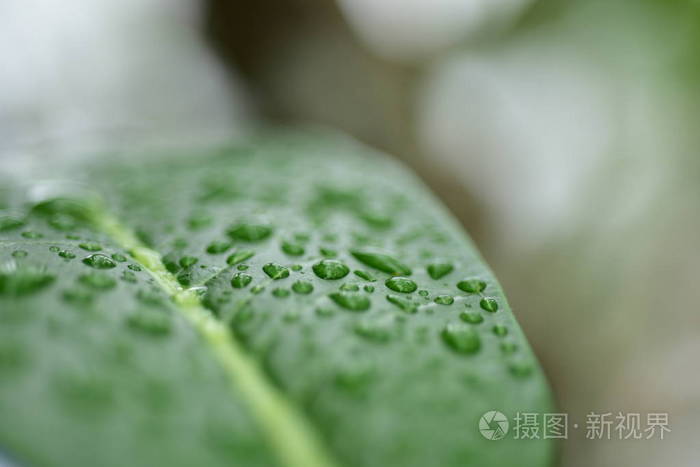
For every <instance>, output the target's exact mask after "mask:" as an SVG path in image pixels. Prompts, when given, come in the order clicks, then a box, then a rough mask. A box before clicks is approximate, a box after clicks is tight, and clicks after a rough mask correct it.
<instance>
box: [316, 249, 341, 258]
mask: <svg viewBox="0 0 700 467" xmlns="http://www.w3.org/2000/svg"><path fill="white" fill-rule="evenodd" d="M319 253H321V255H322V256H325V257H326V258H335V257H336V256H338V252H337V251H335V250H333V249H332V248H323V247H321V248H319Z"/></svg>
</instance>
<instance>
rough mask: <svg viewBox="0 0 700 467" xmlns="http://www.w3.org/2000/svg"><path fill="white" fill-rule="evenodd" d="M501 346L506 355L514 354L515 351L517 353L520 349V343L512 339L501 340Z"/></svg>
mask: <svg viewBox="0 0 700 467" xmlns="http://www.w3.org/2000/svg"><path fill="white" fill-rule="evenodd" d="M500 347H501V352H503V353H504V354H506V355H510V354H513V353H515V351H516V350H518V345H517V344H516V343H515V342H512V341H504V342H501V345H500Z"/></svg>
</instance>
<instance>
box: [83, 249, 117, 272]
mask: <svg viewBox="0 0 700 467" xmlns="http://www.w3.org/2000/svg"><path fill="white" fill-rule="evenodd" d="M83 263H84V264H87V265H88V266H90V267H91V268H95V269H112V268H114V267H117V263H115V262H114V261H113V260H112V259H110V258H109V257H107V256H105V255H103V254H100V253H97V254H94V255H90V256H88V257H86V258H83Z"/></svg>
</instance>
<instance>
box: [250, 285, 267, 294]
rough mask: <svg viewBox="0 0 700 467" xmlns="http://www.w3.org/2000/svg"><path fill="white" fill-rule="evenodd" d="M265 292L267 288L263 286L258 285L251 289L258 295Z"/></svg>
mask: <svg viewBox="0 0 700 467" xmlns="http://www.w3.org/2000/svg"><path fill="white" fill-rule="evenodd" d="M263 290H265V286H264V285H262V284H256V285H254V286H253V287H252V288H251V289H250V291H251V293H254V294H256V295H257V294H259V293H261V292H262V291H263Z"/></svg>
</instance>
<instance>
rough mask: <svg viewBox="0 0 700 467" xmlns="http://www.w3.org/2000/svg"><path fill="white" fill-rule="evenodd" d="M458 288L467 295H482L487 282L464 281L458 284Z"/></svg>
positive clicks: (479, 280) (477, 280)
mask: <svg viewBox="0 0 700 467" xmlns="http://www.w3.org/2000/svg"><path fill="white" fill-rule="evenodd" d="M457 288H458V289H459V290H461V291H463V292H467V293H481V292H483V291H484V289H485V288H486V282H484V281H482V280H481V279H464V280H463V281H459V282H457Z"/></svg>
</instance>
